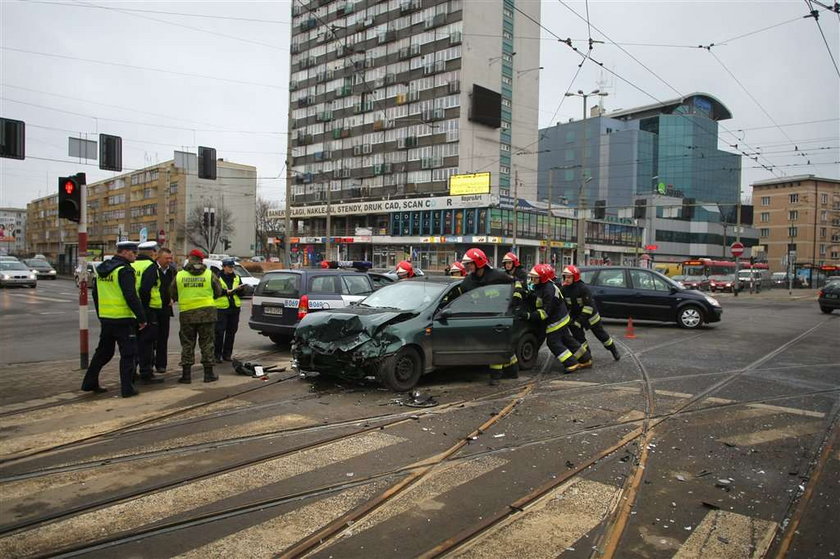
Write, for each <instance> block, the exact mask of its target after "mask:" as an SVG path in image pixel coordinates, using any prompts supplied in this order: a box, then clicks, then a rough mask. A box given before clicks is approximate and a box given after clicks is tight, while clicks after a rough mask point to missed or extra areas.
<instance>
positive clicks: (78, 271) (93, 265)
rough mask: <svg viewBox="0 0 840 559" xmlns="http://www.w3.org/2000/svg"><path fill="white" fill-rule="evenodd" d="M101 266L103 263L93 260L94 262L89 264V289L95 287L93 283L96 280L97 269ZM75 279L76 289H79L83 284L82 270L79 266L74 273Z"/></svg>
mask: <svg viewBox="0 0 840 559" xmlns="http://www.w3.org/2000/svg"><path fill="white" fill-rule="evenodd" d="M100 264H102V262H99V261H96V260H93V261H91V262H88V263H87V273H88V282H87V286H88V289H90V288H91V287H93V281H92V280H94V279H96V268H97V266H99V265H100ZM73 278H74V279H75V280H76V287H78V286H79V284H80V283H82V270H81V268H79V267H78V266H76V271H75V272H73Z"/></svg>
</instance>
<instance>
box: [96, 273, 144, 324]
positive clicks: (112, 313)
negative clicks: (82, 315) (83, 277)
mask: <svg viewBox="0 0 840 559" xmlns="http://www.w3.org/2000/svg"><path fill="white" fill-rule="evenodd" d="M124 267H125V266H124V265H123V266H119V267H118V268H117V269H115V270H114V271H112V272H111V273H110V274H108V275H107V276H105V277H104V278H103V277H101V276H100V277H98V278H96V293H97V296H98V302H99V318H136V317H135V316H134V313H133V312H132V311H131V308H129V306H128V303H126V302H125V296H123V292H122V289H120V282H119V279H118V276H119V273H120V270H122V269H123V268H124Z"/></svg>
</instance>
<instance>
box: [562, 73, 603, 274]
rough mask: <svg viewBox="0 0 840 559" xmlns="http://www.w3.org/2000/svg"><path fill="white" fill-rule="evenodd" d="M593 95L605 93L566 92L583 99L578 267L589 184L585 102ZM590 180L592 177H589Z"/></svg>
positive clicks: (581, 259)
mask: <svg viewBox="0 0 840 559" xmlns="http://www.w3.org/2000/svg"><path fill="white" fill-rule="evenodd" d="M593 95H596V96H599V97H606V96H607V93H606V92H601V90H600V89H594V90H592V91H591V92H589V93H584V92H583V90H582V89H578V91H577V93H572V92H571V91H569V92H566V97H580V98H582V99H583V120H582V121H581V124H582V126H583V136H582V142H581V143H582V146H581V165H580V190H579V191H578V234H577V237H578V238H577V241H578V257H577V264H578V266H585V265H586V256H585V254H586V193H585V192H584V190H585V188H586V183H587V182H589V181H588V180H587V177H586V117H587V111H586V100H587V99H588V98H589V97H592V96H593ZM589 179H590V180H591V179H592V177H589Z"/></svg>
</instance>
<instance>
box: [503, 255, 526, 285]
mask: <svg viewBox="0 0 840 559" xmlns="http://www.w3.org/2000/svg"><path fill="white" fill-rule="evenodd" d="M502 267H503V268H504V269H505V272H506V273H507V275H509V276H512V277H513V278H514V279H516V281H518V282H520V283H521V284H522V286H523V287H524V286H525V285H527V283H528V272H526V271H525V268H523V267H522V263H521V262H519V257H518V256H516V254H514V253H512V252H509V253H507V254H505V256H504V258H502Z"/></svg>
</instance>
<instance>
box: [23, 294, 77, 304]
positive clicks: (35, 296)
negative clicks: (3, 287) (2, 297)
mask: <svg viewBox="0 0 840 559" xmlns="http://www.w3.org/2000/svg"><path fill="white" fill-rule="evenodd" d="M14 297H16V298H17V299H22V300H25V301H30V300H32V299H34V300H36V301H49V302H51V303H72V302H73V301H72V300H71V299H53V298H51V297H43V296H41V295H31V294H29V295H27V294H25V293H22V294H20V295H15V296H14Z"/></svg>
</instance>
